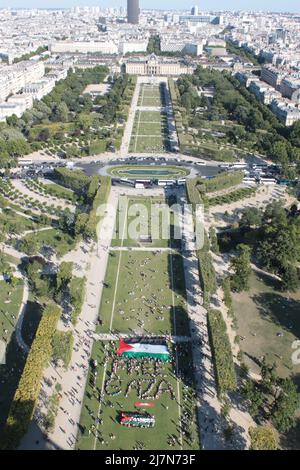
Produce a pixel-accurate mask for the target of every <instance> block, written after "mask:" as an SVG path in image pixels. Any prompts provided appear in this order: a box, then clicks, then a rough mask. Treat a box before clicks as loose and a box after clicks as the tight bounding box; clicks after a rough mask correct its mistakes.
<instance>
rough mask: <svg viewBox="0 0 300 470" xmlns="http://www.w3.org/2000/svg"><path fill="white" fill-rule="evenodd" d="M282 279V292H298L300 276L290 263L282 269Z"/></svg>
mask: <svg viewBox="0 0 300 470" xmlns="http://www.w3.org/2000/svg"><path fill="white" fill-rule="evenodd" d="M280 277H281V281H282V285H281V287H282V290H283V291H289V292H296V291H297V289H298V287H299V276H298V271H297V267H296V266H295V265H293V264H291V263H288V264H286V265H284V266H282V268H281V272H280Z"/></svg>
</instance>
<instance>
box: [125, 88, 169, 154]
mask: <svg viewBox="0 0 300 470" xmlns="http://www.w3.org/2000/svg"><path fill="white" fill-rule="evenodd" d="M138 106H144V107H150V108H151V107H154V108H155V107H163V106H164V102H163V99H162V96H161V90H160V87H159V85H148V84H143V85H141V89H140V94H139V99H138ZM166 150H168V124H167V116H166V114H165V113H164V112H163V111H160V110H151V109H150V110H142V111H141V110H137V111H136V114H135V118H134V123H133V129H132V134H131V140H130V145H129V151H130V152H164V151H166Z"/></svg>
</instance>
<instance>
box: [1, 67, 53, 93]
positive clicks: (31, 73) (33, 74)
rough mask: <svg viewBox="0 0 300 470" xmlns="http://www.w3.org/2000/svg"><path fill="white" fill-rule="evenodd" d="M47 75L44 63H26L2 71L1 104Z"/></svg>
mask: <svg viewBox="0 0 300 470" xmlns="http://www.w3.org/2000/svg"><path fill="white" fill-rule="evenodd" d="M44 75H45V66H44V63H43V62H33V61H24V62H20V63H18V64H14V65H8V66H6V67H3V68H1V70H0V102H1V101H5V100H6V98H7V97H8V96H9V95H11V94H14V93H18V92H19V91H20V90H21V89H22V88H24V87H25V86H26V85H27V84H29V83H32V82H34V81H36V80H39V79H41V78H42V77H43V76H44Z"/></svg>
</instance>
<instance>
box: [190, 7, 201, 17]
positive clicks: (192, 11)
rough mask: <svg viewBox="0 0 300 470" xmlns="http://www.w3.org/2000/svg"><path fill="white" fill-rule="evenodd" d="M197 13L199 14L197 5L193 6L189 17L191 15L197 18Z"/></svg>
mask: <svg viewBox="0 0 300 470" xmlns="http://www.w3.org/2000/svg"><path fill="white" fill-rule="evenodd" d="M198 13H199V9H198V7H197V5H195V6H194V7H192V9H191V15H193V16H198Z"/></svg>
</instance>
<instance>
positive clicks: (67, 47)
mask: <svg viewBox="0 0 300 470" xmlns="http://www.w3.org/2000/svg"><path fill="white" fill-rule="evenodd" d="M49 50H50V52H51V53H52V54H63V53H80V54H88V53H93V52H94V53H96V52H98V53H101V54H117V53H118V45H117V44H116V43H115V42H113V41H56V42H52V43H51V44H49Z"/></svg>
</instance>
